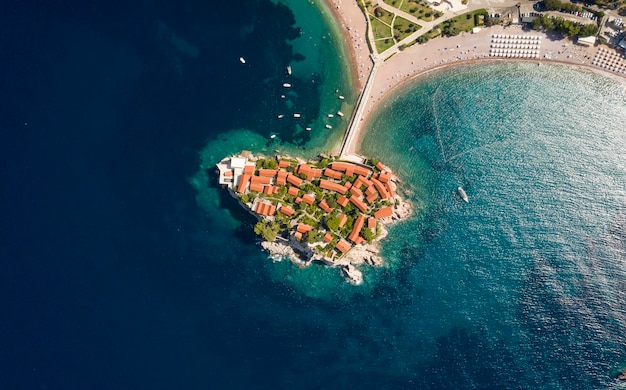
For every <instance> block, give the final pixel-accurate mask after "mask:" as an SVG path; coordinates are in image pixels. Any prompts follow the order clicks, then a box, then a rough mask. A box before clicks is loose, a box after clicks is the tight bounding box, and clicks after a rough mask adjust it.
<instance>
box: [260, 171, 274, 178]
mask: <svg viewBox="0 0 626 390" xmlns="http://www.w3.org/2000/svg"><path fill="white" fill-rule="evenodd" d="M277 172H278V171H277V170H276V169H261V170H259V176H267V177H274V176H276V173H277Z"/></svg>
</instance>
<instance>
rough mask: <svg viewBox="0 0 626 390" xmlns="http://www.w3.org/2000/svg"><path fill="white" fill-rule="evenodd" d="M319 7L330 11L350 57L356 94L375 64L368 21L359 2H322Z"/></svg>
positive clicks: (347, 0)
mask: <svg viewBox="0 0 626 390" xmlns="http://www.w3.org/2000/svg"><path fill="white" fill-rule="evenodd" d="M319 6H320V7H321V8H322V9H323V10H326V11H328V13H329V14H330V17H331V18H332V19H333V20H334V22H335V25H336V26H337V28H338V30H339V32H340V34H341V38H342V40H343V45H344V48H345V50H346V53H347V55H348V63H349V65H350V70H351V76H352V77H351V79H352V82H353V85H354V92H356V94H357V95H358V94H359V93H361V91H362V90H363V87H364V86H365V81H366V80H367V77H368V76H369V73H370V71H371V70H372V67H373V66H374V62H373V61H372V58H371V54H370V50H369V46H368V44H367V39H366V37H367V21H366V18H365V15H364V14H363V12H362V11H361V9H360V8H359V6H358V4H357V0H322V1H321V2H320V3H319Z"/></svg>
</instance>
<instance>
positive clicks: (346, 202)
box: [337, 196, 350, 207]
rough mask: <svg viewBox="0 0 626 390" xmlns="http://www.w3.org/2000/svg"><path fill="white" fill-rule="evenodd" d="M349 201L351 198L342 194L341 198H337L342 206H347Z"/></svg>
mask: <svg viewBox="0 0 626 390" xmlns="http://www.w3.org/2000/svg"><path fill="white" fill-rule="evenodd" d="M349 201H350V200H348V198H346V197H345V196H340V197H339V199H337V203H338V204H339V206H341V207H346V205H347V204H348V202H349Z"/></svg>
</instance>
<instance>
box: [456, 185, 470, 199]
mask: <svg viewBox="0 0 626 390" xmlns="http://www.w3.org/2000/svg"><path fill="white" fill-rule="evenodd" d="M457 191H458V192H459V196H460V197H461V199H463V202H465V203H469V198H468V197H467V194H466V193H465V190H464V189H463V187H459V188H457Z"/></svg>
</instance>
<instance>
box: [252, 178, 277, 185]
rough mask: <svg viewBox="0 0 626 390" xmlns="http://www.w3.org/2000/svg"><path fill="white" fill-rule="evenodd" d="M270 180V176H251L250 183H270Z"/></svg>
mask: <svg viewBox="0 0 626 390" xmlns="http://www.w3.org/2000/svg"><path fill="white" fill-rule="evenodd" d="M271 182H272V179H271V178H270V177H263V176H252V184H270V183H271Z"/></svg>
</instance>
